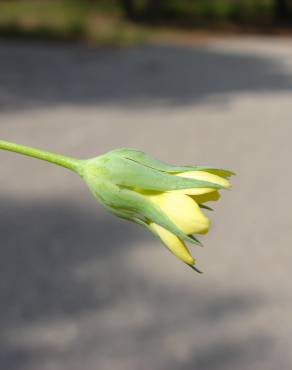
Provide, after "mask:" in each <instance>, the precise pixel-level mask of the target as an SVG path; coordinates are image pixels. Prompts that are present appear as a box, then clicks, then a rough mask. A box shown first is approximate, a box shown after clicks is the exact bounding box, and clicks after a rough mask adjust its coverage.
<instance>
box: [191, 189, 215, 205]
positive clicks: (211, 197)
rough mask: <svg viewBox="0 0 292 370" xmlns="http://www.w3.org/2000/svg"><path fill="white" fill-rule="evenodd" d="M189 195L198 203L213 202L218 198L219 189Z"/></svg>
mask: <svg viewBox="0 0 292 370" xmlns="http://www.w3.org/2000/svg"><path fill="white" fill-rule="evenodd" d="M191 197H192V198H193V199H194V200H195V201H196V202H197V203H199V204H201V203H206V202H215V201H216V200H218V199H220V194H219V191H212V192H211V193H206V194H200V195H191Z"/></svg>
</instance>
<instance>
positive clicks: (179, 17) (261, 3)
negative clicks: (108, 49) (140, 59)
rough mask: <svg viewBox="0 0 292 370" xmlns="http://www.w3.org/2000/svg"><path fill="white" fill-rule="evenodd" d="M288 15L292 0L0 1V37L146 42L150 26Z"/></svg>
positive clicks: (246, 22)
mask: <svg viewBox="0 0 292 370" xmlns="http://www.w3.org/2000/svg"><path fill="white" fill-rule="evenodd" d="M291 19H292V0H0V36H2V37H3V36H5V37H9V36H11V37H16V36H17V37H32V38H46V39H58V40H82V41H84V40H86V41H91V42H94V43H98V44H123V43H125V44H129V43H133V42H137V41H141V40H144V39H145V37H146V34H147V33H148V34H149V32H150V31H149V25H157V26H168V27H169V26H171V27H189V28H195V27H204V28H212V27H213V28H214V27H215V28H216V27H217V28H218V27H219V28H220V27H225V26H226V25H236V26H239V27H242V26H244V27H245V26H251V27H253V26H256V27H262V26H265V27H266V26H267V27H273V26H275V25H277V24H281V23H282V24H285V26H290V25H292V20H291ZM141 25H142V26H141ZM147 25H148V26H147ZM143 27H144V28H143ZM147 27H148V28H147ZM146 28H147V31H145V30H146Z"/></svg>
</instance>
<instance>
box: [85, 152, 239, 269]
mask: <svg viewBox="0 0 292 370" xmlns="http://www.w3.org/2000/svg"><path fill="white" fill-rule="evenodd" d="M232 174H233V173H232V172H230V171H227V170H222V169H215V168H210V167H199V166H175V165H170V164H166V163H163V162H160V161H158V160H155V159H153V158H151V157H150V156H148V155H147V154H145V153H143V152H141V151H138V150H135V149H126V148H124V149H116V150H113V151H111V152H109V153H106V154H104V155H101V156H99V157H96V158H92V159H89V160H87V161H84V164H83V166H82V170H81V176H82V177H83V178H84V180H85V181H86V183H87V184H88V186H89V188H90V190H91V191H92V193H93V194H94V196H95V197H96V198H97V199H98V200H99V201H100V202H101V203H102V204H103V205H104V206H105V207H106V208H107V209H108V210H109V211H111V212H112V213H114V214H115V215H117V216H119V217H121V218H124V219H127V220H131V221H133V222H136V223H139V224H142V225H144V226H145V227H147V228H148V229H149V230H150V231H151V232H152V233H154V234H155V235H156V236H158V237H159V238H160V239H161V241H162V242H163V243H164V244H165V245H166V247H167V248H168V249H169V250H170V251H171V252H172V253H173V254H175V255H176V256H177V257H178V258H180V259H181V260H182V261H184V262H185V263H187V264H188V265H190V266H192V265H194V264H195V260H194V259H193V257H192V256H191V254H190V252H189V250H188V248H187V247H186V245H185V243H184V241H189V242H191V243H195V244H199V241H198V240H197V239H196V238H195V237H194V236H193V234H203V233H206V232H207V231H208V229H209V224H210V222H209V220H208V218H207V217H206V216H205V215H204V214H203V212H202V210H201V208H208V207H207V206H204V203H205V202H208V201H214V200H218V199H219V190H220V189H228V188H230V183H229V181H228V180H227V178H228V177H230V176H231V175H232Z"/></svg>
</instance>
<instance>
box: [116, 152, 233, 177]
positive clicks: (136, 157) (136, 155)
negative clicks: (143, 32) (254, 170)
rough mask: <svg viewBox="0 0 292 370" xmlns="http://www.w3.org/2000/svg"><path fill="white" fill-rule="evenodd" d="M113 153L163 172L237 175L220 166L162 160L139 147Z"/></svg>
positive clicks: (223, 175)
mask: <svg viewBox="0 0 292 370" xmlns="http://www.w3.org/2000/svg"><path fill="white" fill-rule="evenodd" d="M111 153H114V154H118V155H121V156H123V157H124V158H127V159H131V160H133V161H135V162H138V163H140V164H143V165H144V166H148V167H150V168H153V169H156V170H159V171H162V172H168V173H180V172H189V171H206V172H209V173H213V174H214V175H218V176H221V177H230V176H232V175H235V173H234V172H232V171H229V170H225V169H220V168H214V167H208V166H189V165H185V166H178V165H173V164H169V163H165V162H161V161H159V160H157V159H154V158H152V157H151V156H149V155H148V154H146V153H144V152H142V151H140V150H137V149H131V148H121V149H116V150H113V151H112V152H111Z"/></svg>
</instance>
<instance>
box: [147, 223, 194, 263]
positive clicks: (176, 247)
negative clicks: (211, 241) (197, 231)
mask: <svg viewBox="0 0 292 370" xmlns="http://www.w3.org/2000/svg"><path fill="white" fill-rule="evenodd" d="M149 227H150V229H151V230H152V231H153V232H154V233H156V234H157V235H158V236H159V237H160V239H161V240H162V242H163V243H164V244H165V246H166V247H167V248H168V249H169V250H170V251H171V253H173V254H174V255H175V256H176V257H178V258H179V259H180V260H182V261H183V262H185V263H187V264H188V265H194V264H195V260H194V258H193V257H192V255H191V254H190V252H189V250H188V248H187V247H186V245H185V243H184V242H183V241H182V240H181V239H179V238H178V237H177V236H176V235H174V234H173V233H171V232H170V231H168V230H166V229H165V228H164V227H162V226H160V225H157V224H155V223H151V224H150V225H149Z"/></svg>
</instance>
